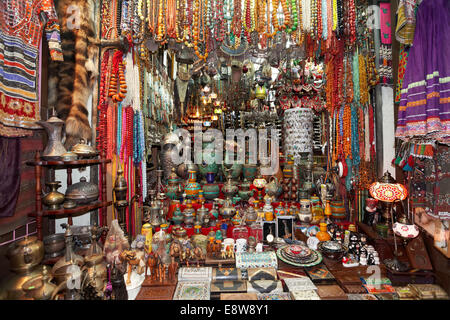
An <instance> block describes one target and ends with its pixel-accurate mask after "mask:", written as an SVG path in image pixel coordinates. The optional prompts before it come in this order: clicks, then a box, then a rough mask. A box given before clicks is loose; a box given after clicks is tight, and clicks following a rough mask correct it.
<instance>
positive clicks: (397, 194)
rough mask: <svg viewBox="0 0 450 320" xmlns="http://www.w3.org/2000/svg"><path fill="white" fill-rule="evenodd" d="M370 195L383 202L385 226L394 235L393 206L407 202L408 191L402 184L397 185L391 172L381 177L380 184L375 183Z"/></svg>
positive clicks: (372, 185) (370, 188)
mask: <svg viewBox="0 0 450 320" xmlns="http://www.w3.org/2000/svg"><path fill="white" fill-rule="evenodd" d="M369 192H370V195H371V196H372V197H373V198H374V199H377V200H378V201H381V202H382V204H383V213H382V216H383V218H384V222H385V223H384V225H385V228H387V230H389V231H388V232H389V234H392V225H393V224H394V223H393V222H391V220H392V219H391V218H393V217H392V206H393V204H394V202H395V201H398V200H400V201H402V200H405V199H406V197H407V196H408V191H407V190H406V188H405V186H403V185H402V184H400V183H396V181H395V180H394V178H393V177H392V176H391V174H390V173H389V171H386V173H385V174H384V175H383V177H381V179H380V181H379V182H374V183H372V184H371V185H370V187H369Z"/></svg>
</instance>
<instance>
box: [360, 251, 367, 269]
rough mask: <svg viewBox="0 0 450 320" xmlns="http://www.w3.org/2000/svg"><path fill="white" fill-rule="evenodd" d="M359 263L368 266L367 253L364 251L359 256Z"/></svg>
mask: <svg viewBox="0 0 450 320" xmlns="http://www.w3.org/2000/svg"><path fill="white" fill-rule="evenodd" d="M359 264H360V265H362V266H367V255H366V254H365V253H364V252H363V253H361V256H360V257H359Z"/></svg>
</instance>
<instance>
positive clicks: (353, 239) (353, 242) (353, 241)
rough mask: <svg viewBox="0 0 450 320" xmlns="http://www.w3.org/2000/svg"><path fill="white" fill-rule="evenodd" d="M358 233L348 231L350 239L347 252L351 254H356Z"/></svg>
mask: <svg viewBox="0 0 450 320" xmlns="http://www.w3.org/2000/svg"><path fill="white" fill-rule="evenodd" d="M357 244H358V234H356V233H355V232H351V233H350V239H349V244H348V252H349V253H351V254H353V255H358V247H357Z"/></svg>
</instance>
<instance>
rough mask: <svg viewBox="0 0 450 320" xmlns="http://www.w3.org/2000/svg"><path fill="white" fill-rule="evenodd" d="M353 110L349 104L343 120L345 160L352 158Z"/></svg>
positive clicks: (345, 109)
mask: <svg viewBox="0 0 450 320" xmlns="http://www.w3.org/2000/svg"><path fill="white" fill-rule="evenodd" d="M351 113H352V111H351V108H350V105H349V104H347V105H346V106H345V108H344V117H343V118H344V119H343V124H342V125H343V127H344V130H343V135H342V143H343V153H344V158H345V159H347V158H352V149H351V145H352V144H351V141H352V140H351V139H352V128H351V125H352V122H351Z"/></svg>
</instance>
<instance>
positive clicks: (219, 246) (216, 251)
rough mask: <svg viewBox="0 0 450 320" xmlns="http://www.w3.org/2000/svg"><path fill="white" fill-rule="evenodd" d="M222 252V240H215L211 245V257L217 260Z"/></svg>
mask: <svg viewBox="0 0 450 320" xmlns="http://www.w3.org/2000/svg"><path fill="white" fill-rule="evenodd" d="M221 251H222V240H216V241H215V243H214V245H213V255H214V256H215V257H216V258H217V256H218V255H219V254H220V252H221Z"/></svg>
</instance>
